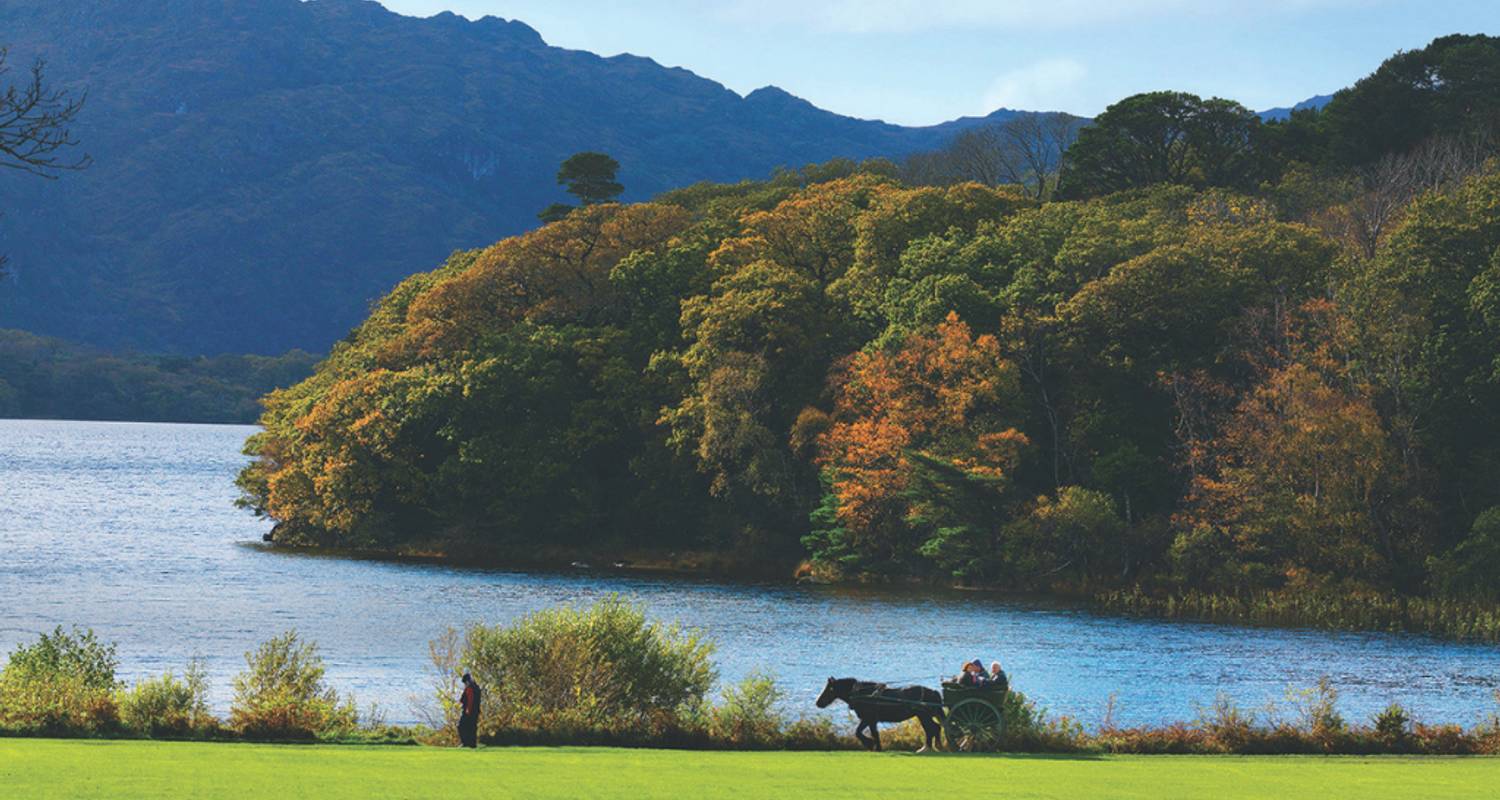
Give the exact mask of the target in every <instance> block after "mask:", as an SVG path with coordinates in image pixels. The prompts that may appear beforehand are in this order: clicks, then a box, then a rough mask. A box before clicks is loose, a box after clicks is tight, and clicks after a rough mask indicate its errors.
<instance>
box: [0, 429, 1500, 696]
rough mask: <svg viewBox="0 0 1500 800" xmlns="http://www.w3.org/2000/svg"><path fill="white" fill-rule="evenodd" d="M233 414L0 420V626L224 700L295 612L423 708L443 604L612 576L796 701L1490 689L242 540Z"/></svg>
mask: <svg viewBox="0 0 1500 800" xmlns="http://www.w3.org/2000/svg"><path fill="white" fill-rule="evenodd" d="M252 430H253V429H251V428H247V427H236V426H203V425H152V424H116V423H85V422H33V421H0V648H3V649H4V650H5V651H6V652H8V651H9V650H10V649H12V648H13V647H14V646H15V645H16V644H18V643H20V642H22V641H26V640H29V639H31V638H33V637H34V636H35V635H36V634H37V633H39V632H41V631H44V630H49V629H51V628H52V627H53V626H55V625H58V624H63V625H68V624H73V623H77V624H80V625H87V626H92V627H93V628H94V629H95V630H97V631H98V632H99V633H100V634H101V635H102V636H103V637H105V638H107V639H112V640H115V641H118V642H119V644H120V657H121V662H122V665H121V671H122V673H123V675H124V676H125V677H127V678H135V677H139V676H142V675H145V674H148V673H155V672H160V671H162V670H165V669H169V668H171V669H178V670H180V669H181V667H182V665H183V664H185V663H186V662H187V660H188V659H189V658H190V657H192V656H193V655H195V654H197V655H200V656H202V657H203V658H204V659H205V661H206V662H207V664H208V667H209V671H210V675H211V677H212V680H213V685H214V690H215V693H214V698H213V699H214V702H215V705H216V706H217V707H218V708H219V709H220V710H221V711H222V710H223V709H224V708H225V707H226V706H227V704H228V698H229V692H230V686H229V680H230V677H231V676H232V675H233V674H234V673H235V672H237V671H238V670H239V669H240V668H241V667H242V666H243V661H242V657H243V653H244V652H245V651H246V650H248V649H250V648H251V647H253V646H254V645H255V644H257V643H258V642H260V641H262V640H264V639H266V638H269V637H270V636H272V635H274V634H276V633H279V632H281V631H283V630H285V629H287V628H296V629H297V630H298V631H300V632H302V633H303V634H305V635H306V636H308V637H310V638H312V639H314V640H316V641H317V642H318V643H319V644H320V645H321V647H322V649H323V653H324V655H325V657H326V659H327V661H328V665H329V677H330V679H331V680H332V681H333V683H334V684H335V685H337V686H338V687H339V688H340V689H341V690H352V691H354V692H355V694H356V695H357V696H358V699H359V702H360V704H361V705H362V706H363V705H365V704H367V703H369V702H371V701H375V702H378V703H379V704H380V705H381V706H382V707H384V708H385V709H386V712H387V715H388V718H389V719H390V720H391V721H410V720H412V719H414V718H415V714H414V712H413V710H412V704H411V698H412V696H413V695H415V694H418V693H420V692H423V691H424V687H425V685H426V682H427V674H428V673H427V659H426V653H427V643H428V641H429V640H431V639H432V637H433V636H434V635H436V634H437V633H439V632H440V631H441V630H442V629H443V628H445V627H446V626H448V625H450V624H460V623H463V622H466V621H470V620H484V621H488V622H504V621H506V620H510V619H513V618H514V617H516V616H517V615H520V614H524V613H526V612H528V611H532V610H535V609H539V608H544V607H547V606H551V605H554V604H557V603H565V602H580V601H581V602H586V601H588V600H590V599H591V598H595V597H599V596H601V595H605V594H608V593H611V592H619V593H623V594H626V595H629V596H631V597H634V598H637V599H639V600H641V601H644V602H645V603H646V605H647V607H648V608H649V610H650V612H651V614H652V615H653V616H656V617H658V618H661V619H667V620H681V621H682V622H684V623H687V624H689V625H694V626H698V627H701V628H703V629H705V630H706V631H707V632H708V633H709V634H710V635H711V636H712V637H713V638H714V639H715V640H716V641H717V642H718V644H719V651H718V656H717V661H718V663H719V666H720V669H721V672H722V675H723V677H724V678H725V679H727V680H735V679H738V678H739V677H741V676H743V675H745V674H746V673H747V672H749V671H751V670H753V669H756V668H758V667H763V668H767V669H769V670H771V671H773V672H774V673H775V674H776V675H777V676H778V678H779V680H780V681H781V682H782V683H783V685H784V687H785V688H786V689H787V690H788V692H789V694H790V701H789V703H790V705H791V706H792V707H793V708H794V709H795V710H799V711H800V710H803V709H808V710H810V709H811V700H812V698H813V697H814V696H815V695H816V693H817V690H818V689H819V688H821V684H822V681H823V679H824V678H826V677H827V676H828V675H830V674H837V675H857V676H860V677H868V678H875V679H889V680H904V679H910V680H913V681H921V682H926V683H928V684H931V685H935V684H936V682H937V680H938V678H939V676H940V675H943V674H947V673H950V672H952V671H954V670H956V668H957V665H958V664H959V662H961V661H963V660H966V659H970V658H975V657H979V658H982V659H984V660H985V661H986V662H988V661H989V660H990V659H991V658H994V657H998V658H1000V659H1001V660H1002V661H1004V663H1005V666H1006V669H1007V671H1008V672H1010V674H1011V675H1012V680H1013V683H1014V685H1015V686H1016V687H1017V688H1019V689H1021V690H1022V691H1025V692H1026V693H1027V694H1029V695H1031V696H1032V697H1034V698H1036V699H1037V700H1039V701H1040V702H1041V703H1042V704H1043V705H1044V706H1046V707H1047V708H1048V709H1049V710H1051V711H1053V712H1056V713H1067V714H1072V715H1074V716H1076V717H1078V718H1080V719H1082V720H1084V721H1085V722H1097V721H1098V720H1099V718H1100V717H1101V715H1102V714H1103V711H1104V708H1105V706H1106V704H1107V703H1108V700H1109V697H1110V695H1111V694H1115V695H1117V701H1116V721H1118V722H1121V723H1124V724H1136V723H1155V722H1162V721H1167V720H1175V719H1187V718H1191V717H1193V716H1194V714H1195V713H1196V709H1197V708H1198V706H1200V705H1207V704H1208V703H1210V702H1211V701H1212V700H1213V698H1214V695H1215V694H1216V693H1217V692H1219V691H1226V692H1229V693H1230V694H1231V695H1233V696H1234V697H1235V698H1236V699H1237V700H1239V701H1240V702H1241V703H1242V704H1243V705H1246V706H1256V707H1258V706H1261V705H1263V704H1264V703H1266V702H1267V701H1280V700H1282V699H1283V698H1284V695H1285V691H1286V689H1287V687H1288V686H1296V687H1304V686H1308V685H1311V684H1312V683H1313V682H1315V681H1316V680H1317V678H1318V676H1319V675H1323V674H1327V675H1329V676H1330V677H1331V678H1332V679H1333V680H1334V682H1335V684H1336V685H1337V686H1338V687H1339V689H1340V690H1341V691H1342V693H1343V696H1342V701H1341V705H1342V706H1343V709H1344V711H1345V713H1346V714H1348V715H1349V716H1350V717H1351V718H1353V719H1362V718H1367V717H1368V716H1369V715H1371V714H1373V713H1374V712H1375V711H1377V710H1379V709H1380V708H1382V707H1384V706H1385V704H1386V703H1388V702H1390V701H1392V700H1400V701H1401V702H1402V703H1403V704H1405V705H1407V706H1408V708H1410V709H1411V710H1412V711H1413V712H1414V713H1415V715H1416V717H1417V718H1418V719H1422V720H1424V721H1431V722H1438V721H1442V722H1459V723H1464V724H1471V723H1473V722H1474V721H1476V720H1477V718H1478V717H1479V716H1480V714H1481V713H1483V712H1485V711H1487V710H1490V709H1492V708H1493V707H1494V701H1493V699H1492V697H1491V693H1492V691H1493V690H1494V689H1495V687H1496V686H1500V648H1495V647H1491V646H1481V645H1457V644H1450V643H1444V642H1438V641H1433V640H1429V639H1424V638H1420V637H1412V636H1395V635H1385V634H1330V633H1325V632H1318V631H1300V630H1292V631H1287V630H1267V629H1245V628H1233V627H1225V626H1217V625H1207V624H1194V623H1181V622H1154V621H1141V620H1131V619H1121V618H1116V617H1104V616H1098V615H1094V614H1090V613H1087V612H1084V611H1080V610H1076V609H1071V608H1067V607H1061V606H1056V605H1048V604H1044V603H1026V602H1015V601H1005V600H997V599H994V598H990V597H987V596H984V595H975V594H963V593H940V594H937V595H935V596H934V595H933V594H932V593H919V592H913V591H900V592H887V591H876V590H869V589H860V590H850V589H839V588H832V587H815V586H793V585H765V584H726V583H714V582H708V581H697V580H681V579H673V578H663V577H653V576H640V575H631V574H599V573H586V572H567V573H535V572H532V573H521V572H508V571H503V570H483V569H467V568H459V567H451V566H445V565H437V564H411V563H405V564H395V563H388V562H381V561H370V560H351V559H339V558H328V557H310V556H297V555H288V554H284V553H278V552H274V551H269V550H266V549H264V548H262V547H260V546H258V545H257V544H256V543H258V542H259V540H260V536H261V534H262V533H264V532H265V530H266V527H267V525H266V523H265V522H263V521H260V520H256V519H254V518H253V517H251V516H250V515H249V514H247V513H245V512H242V511H239V510H237V509H235V508H234V507H233V506H232V505H231V501H232V500H233V498H234V496H235V489H234V486H233V483H232V479H233V477H234V473H235V471H236V470H237V469H238V468H239V466H240V465H241V464H242V463H243V462H244V457H243V456H241V455H239V447H240V445H241V443H242V442H243V440H244V438H245V436H246V435H248V434H249V433H251V432H252Z"/></svg>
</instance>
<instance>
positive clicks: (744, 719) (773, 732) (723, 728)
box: [709, 672, 786, 746]
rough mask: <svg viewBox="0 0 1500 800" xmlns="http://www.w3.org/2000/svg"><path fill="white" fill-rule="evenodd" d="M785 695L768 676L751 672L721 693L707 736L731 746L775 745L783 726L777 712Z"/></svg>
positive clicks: (779, 713) (783, 721) (780, 716)
mask: <svg viewBox="0 0 1500 800" xmlns="http://www.w3.org/2000/svg"><path fill="white" fill-rule="evenodd" d="M783 696H784V693H783V692H782V691H781V690H780V689H778V688H776V681H775V679H773V678H772V677H771V676H770V675H767V674H765V673H762V672H754V673H751V674H750V675H748V676H746V677H745V679H744V680H742V681H740V682H739V683H738V684H735V685H734V686H730V687H729V688H727V689H725V690H724V698H723V700H721V701H720V702H719V704H718V705H716V706H714V707H713V711H712V713H711V722H710V727H709V732H710V734H711V735H712V736H713V737H714V738H716V739H718V740H720V741H723V742H727V743H729V744H734V745H741V746H744V745H750V746H765V745H769V744H772V743H774V742H775V741H776V740H777V739H778V738H779V737H780V736H781V734H782V731H783V728H785V726H786V719H785V718H784V717H783V716H782V714H781V712H780V711H779V710H778V709H777V706H778V704H780V703H781V700H782V698H783Z"/></svg>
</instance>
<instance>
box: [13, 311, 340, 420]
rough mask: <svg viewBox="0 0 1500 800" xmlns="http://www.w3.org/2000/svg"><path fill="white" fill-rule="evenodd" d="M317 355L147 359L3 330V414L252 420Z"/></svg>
mask: <svg viewBox="0 0 1500 800" xmlns="http://www.w3.org/2000/svg"><path fill="white" fill-rule="evenodd" d="M316 363H317V358H316V357H314V356H312V355H309V354H308V353H303V352H301V351H298V350H294V351H292V352H290V353H286V354H285V355H281V356H245V355H223V356H213V357H203V356H200V357H195V358H189V357H185V356H149V355H135V354H120V353H105V352H102V351H99V350H95V349H92V348H88V347H82V346H80V345H76V344H72V343H68V342H63V341H61V340H59V339H50V338H47V337H43V336H35V335H32V334H29V333H24V332H22V331H8V330H0V417H10V418H22V419H95V420H131V421H139V422H236V423H249V422H254V421H255V419H256V417H257V416H258V415H259V413H260V402H259V399H260V397H261V396H262V395H264V394H265V393H266V392H269V391H271V390H272V389H275V388H277V387H281V386H291V385H292V384H294V383H296V382H298V381H300V380H302V379H304V378H306V377H307V376H308V375H310V374H311V373H312V370H313V365H314V364H316Z"/></svg>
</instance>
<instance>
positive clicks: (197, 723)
mask: <svg viewBox="0 0 1500 800" xmlns="http://www.w3.org/2000/svg"><path fill="white" fill-rule="evenodd" d="M119 706H120V721H121V722H122V723H123V724H124V725H125V727H127V728H129V729H130V730H132V731H135V732H137V733H141V734H144V735H147V736H161V735H163V734H166V735H175V736H185V735H188V734H193V733H197V734H207V733H209V732H210V731H212V729H213V728H215V727H217V723H218V720H215V719H214V718H213V716H212V715H210V714H209V713H208V676H207V675H206V674H205V673H204V671H203V665H202V664H200V663H199V662H197V661H196V660H195V661H193V662H191V663H189V664H188V668H187V670H186V671H185V672H184V673H183V675H182V679H181V680H179V679H178V678H177V677H176V676H175V675H173V674H172V673H171V672H170V671H169V672H166V673H165V674H163V675H161V676H160V677H156V678H146V679H145V680H142V681H139V682H137V683H136V684H135V686H133V687H131V688H130V689H129V690H128V691H124V692H121V693H120V696H119Z"/></svg>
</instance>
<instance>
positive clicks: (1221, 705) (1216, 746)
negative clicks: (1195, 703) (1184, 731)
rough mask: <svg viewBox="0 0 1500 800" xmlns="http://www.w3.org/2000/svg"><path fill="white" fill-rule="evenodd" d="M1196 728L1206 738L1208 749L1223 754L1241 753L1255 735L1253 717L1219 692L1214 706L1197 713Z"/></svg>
mask: <svg viewBox="0 0 1500 800" xmlns="http://www.w3.org/2000/svg"><path fill="white" fill-rule="evenodd" d="M1198 728H1199V729H1200V730H1202V731H1203V732H1204V734H1205V735H1206V737H1207V741H1206V742H1205V744H1206V745H1207V746H1208V747H1209V749H1211V750H1213V751H1217V752H1223V753H1238V752H1243V751H1244V748H1245V747H1246V746H1247V745H1248V744H1249V743H1250V741H1251V739H1252V738H1253V737H1254V734H1255V715H1254V714H1252V713H1250V712H1248V711H1246V710H1244V709H1243V708H1240V706H1239V705H1237V704H1236V703H1235V702H1234V699H1233V698H1231V697H1230V696H1229V695H1228V694H1225V693H1224V692H1220V693H1219V694H1218V696H1216V697H1215V698H1214V704H1213V705H1212V706H1210V707H1209V708H1207V709H1200V710H1199V712H1198Z"/></svg>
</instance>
